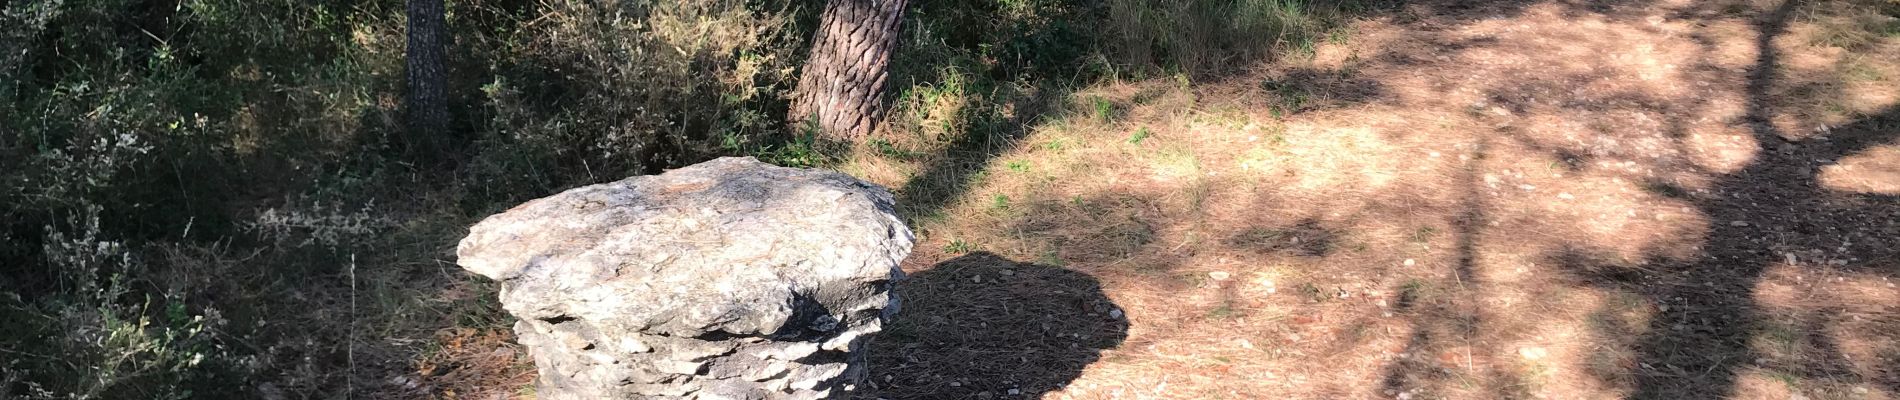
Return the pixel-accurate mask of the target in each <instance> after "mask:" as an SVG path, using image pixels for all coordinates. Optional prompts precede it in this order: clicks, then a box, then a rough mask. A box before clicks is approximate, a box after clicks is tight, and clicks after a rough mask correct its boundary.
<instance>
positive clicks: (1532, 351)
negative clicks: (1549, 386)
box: [1517, 346, 1550, 361]
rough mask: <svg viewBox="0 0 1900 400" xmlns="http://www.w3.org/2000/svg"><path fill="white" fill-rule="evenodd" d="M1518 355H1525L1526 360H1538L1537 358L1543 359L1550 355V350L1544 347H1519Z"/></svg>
mask: <svg viewBox="0 0 1900 400" xmlns="http://www.w3.org/2000/svg"><path fill="white" fill-rule="evenodd" d="M1517 355H1518V356H1521V357H1524V359H1526V360H1532V361H1536V360H1540V359H1543V358H1544V356H1548V355H1550V350H1547V349H1544V348H1542V347H1531V346H1526V347H1519V348H1518V349H1517Z"/></svg>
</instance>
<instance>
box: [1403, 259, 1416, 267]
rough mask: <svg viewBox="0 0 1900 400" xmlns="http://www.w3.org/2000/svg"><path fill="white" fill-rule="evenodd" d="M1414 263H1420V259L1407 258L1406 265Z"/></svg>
mask: <svg viewBox="0 0 1900 400" xmlns="http://www.w3.org/2000/svg"><path fill="white" fill-rule="evenodd" d="M1413 265H1418V260H1413V259H1410V258H1407V259H1405V266H1407V267H1410V266H1413Z"/></svg>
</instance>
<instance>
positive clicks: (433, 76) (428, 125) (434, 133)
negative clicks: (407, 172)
mask: <svg viewBox="0 0 1900 400" xmlns="http://www.w3.org/2000/svg"><path fill="white" fill-rule="evenodd" d="M442 1H443V0H408V4H407V8H408V13H409V32H408V35H409V47H408V48H407V49H405V50H404V51H405V53H404V63H405V65H404V66H405V69H404V72H405V74H404V75H405V79H406V80H407V84H408V93H407V98H406V99H404V102H405V103H407V104H406V105H405V107H406V112H407V113H408V115H406V116H405V119H406V122H407V123H408V128H409V136H410V137H409V140H408V142H409V144H410V146H409V147H410V149H409V150H410V151H412V152H417V153H419V154H420V155H424V156H433V155H434V153H436V152H438V151H441V150H443V149H442V147H443V146H442V143H444V142H445V141H446V140H447V138H446V137H445V135H446V134H447V131H448V124H449V105H448V101H447V100H448V99H447V98H445V96H444V94H443V93H444V88H443V87H444V86H447V85H448V83H447V81H448V73H447V71H446V69H445V68H444V67H443V66H442V57H443V51H444V50H443V47H445V46H444V44H445V42H447V28H446V25H447V23H446V22H445V21H444V16H443V10H442Z"/></svg>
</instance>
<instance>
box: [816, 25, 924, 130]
mask: <svg viewBox="0 0 1900 400" xmlns="http://www.w3.org/2000/svg"><path fill="white" fill-rule="evenodd" d="M904 3H905V0H830V1H828V2H826V4H825V11H824V14H822V15H821V16H820V17H819V23H818V33H817V34H816V35H814V36H813V38H812V42H811V43H812V45H811V58H810V59H809V60H807V61H806V62H805V69H804V71H803V72H802V73H801V75H800V76H799V79H798V89H797V90H796V91H794V92H793V94H792V108H791V115H790V116H789V119H790V120H791V121H792V122H793V123H794V125H793V127H794V128H795V129H804V128H805V127H806V126H808V125H812V124H815V125H816V126H817V128H818V130H819V135H821V137H825V138H828V139H833V140H840V141H854V140H857V139H862V138H864V137H866V136H870V135H871V133H872V131H873V130H875V129H876V127H877V122H878V121H879V120H881V119H883V118H884V105H883V104H882V97H883V96H882V94H883V91H884V81H885V80H886V79H887V78H889V75H890V73H889V67H890V61H891V53H892V52H893V51H894V50H895V49H896V48H897V33H898V27H899V25H901V23H902V22H903V20H904Z"/></svg>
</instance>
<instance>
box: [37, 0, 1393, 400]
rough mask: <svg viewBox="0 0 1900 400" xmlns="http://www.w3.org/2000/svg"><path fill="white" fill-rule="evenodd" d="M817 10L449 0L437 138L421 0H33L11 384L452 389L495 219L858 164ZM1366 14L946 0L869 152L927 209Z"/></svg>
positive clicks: (899, 72) (478, 302)
mask: <svg viewBox="0 0 1900 400" xmlns="http://www.w3.org/2000/svg"><path fill="white" fill-rule="evenodd" d="M1319 3H1323V4H1324V5H1322V4H1319ZM1340 3H1344V4H1346V5H1339V4H1340ZM820 5H821V3H819V2H813V1H790V0H753V1H736V0H708V1H693V2H644V1H611V0H610V1H559V0H557V1H539V2H528V1H517V0H500V1H473V2H460V1H455V2H449V10H448V21H449V26H450V28H451V30H452V31H453V32H452V34H451V36H452V37H453V42H452V44H451V45H450V51H449V53H448V54H450V57H449V60H448V64H449V65H448V67H449V68H448V71H449V85H450V86H449V94H450V96H449V98H450V105H451V113H452V115H453V118H452V120H453V121H454V125H453V126H452V127H451V129H449V130H448V131H449V132H451V136H450V137H446V138H430V139H431V140H430V141H432V142H442V143H446V146H444V147H433V146H429V147H425V146H417V145H415V144H414V143H417V142H418V141H417V140H415V138H406V137H403V135H404V133H403V130H402V129H401V126H402V124H401V117H402V115H401V104H400V102H401V100H400V99H401V98H402V82H403V80H402V77H403V69H402V68H403V59H402V57H403V45H404V37H403V34H404V31H403V26H404V23H405V21H403V19H402V15H403V13H402V10H403V4H402V3H401V2H400V1H394V0H372V1H330V0H320V1H289V0H264V1H240V0H176V1H145V0H63V1H62V0H41V1H24V2H20V1H15V2H8V3H6V5H5V9H4V10H3V11H4V12H3V13H0V321H4V323H0V338H4V339H0V397H14V396H20V397H27V398H154V399H157V398H281V396H284V395H286V394H292V393H295V394H306V395H307V396H299V397H325V396H328V397H350V396H351V395H353V394H354V395H361V396H369V397H377V398H383V397H402V396H424V397H426V396H433V395H436V394H438V393H439V392H440V391H444V390H451V389H454V388H450V387H447V386H452V384H449V383H442V384H435V383H428V382H417V381H415V380H409V379H406V378H401V379H392V377H401V376H406V375H405V374H407V373H409V372H410V371H413V370H415V369H417V368H422V366H419V365H418V364H419V363H422V362H421V361H418V360H442V359H444V358H445V357H443V356H441V354H442V353H443V352H446V351H453V350H454V349H456V348H457V347H456V346H453V345H450V344H447V343H445V342H444V341H443V340H442V339H441V338H442V337H443V334H442V332H444V329H449V328H474V329H488V330H505V329H506V327H507V325H508V322H506V321H505V318H502V317H501V314H500V312H499V310H498V309H497V307H496V305H495V304H493V302H492V300H491V299H490V298H491V297H492V290H493V289H492V287H487V286H484V285H485V284H484V283H481V282H478V281H476V280H475V279H472V278H469V277H467V276H466V275H464V274H461V273H460V272H459V270H457V269H456V268H454V267H453V265H452V263H453V255H452V249H453V246H454V243H455V241H456V240H458V239H460V237H461V235H462V234H463V233H464V231H463V228H464V227H465V226H467V225H468V224H469V223H471V222H473V221H474V220H475V219H477V218H480V217H482V216H485V215H488V214H490V213H493V212H495V211H498V210H501V209H503V208H506V207H509V206H512V205H513V204H516V203H518V202H520V201H523V200H526V199H531V198H535V197H540V196H544V195H547V194H550V193H553V192H555V191H558V190H561V189H564V188H567V187H572V186H575V185H580V184H585V183H593V182H602V181H610V180H617V179H620V178H623V177H626V176H628V175H632V174H640V173H652V172H657V171H659V170H661V169H663V168H669V167H676V166H681V165H685V164H689V163H692V162H696V161H700V160H704V159H707V158H710V157H715V156H721V155H754V156H759V157H761V158H765V159H768V160H770V161H773V162H777V163H780V164H785V165H795V166H838V165H840V164H841V163H842V162H843V160H844V159H846V158H849V157H851V156H850V155H849V150H851V148H849V147H850V146H840V144H835V143H821V142H819V141H816V140H814V139H812V135H810V134H809V133H808V132H804V130H803V129H795V128H788V127H785V126H784V125H783V123H782V122H781V121H783V120H784V113H785V111H784V110H785V107H786V105H785V98H784V94H785V92H786V91H787V90H788V89H789V88H790V87H791V85H792V84H793V83H794V82H791V80H792V79H793V78H794V77H795V76H796V75H795V74H796V72H797V68H798V66H799V63H800V62H801V61H802V60H801V57H802V54H803V49H802V47H803V45H804V42H805V40H807V38H808V37H809V36H810V33H811V32H809V28H810V27H811V25H812V23H811V22H812V20H813V19H815V14H816V11H817V9H818V8H819V6H820ZM1360 7H1362V6H1360V5H1358V4H1357V3H1356V2H1306V1H1300V0H1234V1H1209V2H1176V1H1160V0H1113V1H1108V2H1106V3H1101V2H1090V1H1076V0H920V1H917V2H915V3H914V4H913V6H912V9H911V10H910V13H909V15H908V17H907V20H906V22H905V24H906V25H905V31H904V34H903V39H902V43H901V45H900V46H901V50H900V54H899V55H898V56H897V59H896V60H895V61H894V66H895V67H894V71H893V84H892V85H891V87H892V88H894V90H891V93H889V98H890V100H891V101H892V102H893V104H894V105H895V106H894V111H893V113H892V116H891V117H890V119H889V121H888V126H887V128H886V131H887V135H886V137H885V138H880V139H876V140H872V141H867V142H865V143H859V144H856V146H857V149H859V150H861V151H870V152H873V153H875V154H877V155H878V156H880V157H887V158H891V159H899V160H908V161H910V163H909V164H906V165H911V166H913V167H912V169H911V170H908V171H905V173H906V175H905V176H908V177H911V178H914V179H912V180H910V183H908V184H906V185H905V187H904V188H903V192H904V193H905V197H906V199H907V203H906V207H907V211H908V212H909V213H910V214H911V217H913V218H918V219H927V218H930V215H929V214H931V213H932V212H933V211H934V208H936V206H939V205H941V204H942V203H941V201H944V200H942V199H947V198H951V197H954V196H955V195H956V194H958V193H956V191H957V190H958V188H959V187H962V186H964V184H966V183H967V182H969V181H970V180H971V179H975V178H980V176H973V175H974V174H981V172H979V171H980V170H981V168H971V166H972V165H981V164H983V163H987V162H988V160H987V159H985V158H983V157H980V156H981V155H985V154H994V153H995V150H997V149H998V148H1001V147H1002V146H1007V145H1013V144H1014V141H1016V140H1018V139H1020V138H1021V137H1022V135H1023V133H1024V132H1025V129H1026V128H1025V127H1026V126H1029V125H1031V124H1033V123H1035V122H1037V121H1042V120H1046V119H1048V117H1047V116H1050V115H1057V114H1059V113H1065V112H1069V111H1068V110H1069V109H1072V108H1073V109H1077V110H1082V109H1085V108H1086V107H1087V106H1076V105H1072V104H1071V103H1073V102H1072V101H1071V100H1070V99H1069V98H1068V97H1069V96H1068V94H1069V93H1070V92H1072V91H1074V90H1076V89H1077V88H1079V87H1082V86H1085V85H1088V84H1091V83H1095V82H1100V81H1104V80H1115V79H1126V78H1139V77H1178V79H1181V80H1196V79H1213V78H1218V77H1221V76H1224V75H1225V74H1227V73H1230V72H1233V71H1235V70H1236V69H1237V68H1241V67H1242V65H1243V63H1241V61H1246V60H1255V59H1258V58H1261V57H1269V56H1272V55H1273V54H1280V53H1298V52H1301V51H1310V47H1311V43H1312V42H1313V41H1315V40H1323V39H1324V38H1325V37H1326V35H1327V34H1328V32H1330V31H1331V30H1333V29H1335V28H1336V21H1338V19H1339V18H1340V17H1341V16H1343V15H1346V14H1347V13H1350V12H1354V11H1357V10H1359V9H1360ZM1104 28H1105V29H1104ZM1303 49H1304V50H1303ZM1077 104H1082V103H1077ZM1113 108H1114V107H1113V106H1104V107H1103V108H1102V109H1101V110H1097V111H1094V112H1095V113H1096V114H1100V117H1101V118H1104V119H1108V118H1115V115H1113V114H1115V112H1116V110H1114V109H1113ZM1142 132H1147V131H1146V130H1143V131H1142ZM1136 135H1137V136H1142V137H1146V135H1145V134H1140V133H1137V134H1136ZM1140 141H1141V139H1139V138H1134V139H1131V140H1130V142H1131V143H1135V144H1139V143H1140ZM1076 145H1080V144H1076ZM1046 146H1062V144H1060V143H1050V144H1046ZM1035 167H1036V166H1032V165H1028V164H1024V165H1022V166H1020V167H1018V166H1012V167H1011V168H1012V169H1017V170H1019V171H1027V170H1029V169H1030V168H1035ZM997 203H998V204H999V205H998V207H999V208H1002V209H1004V210H1000V211H999V212H1010V211H1008V210H1007V209H1011V208H1013V207H1016V206H1015V205H1014V204H1012V203H1009V201H1008V200H1007V199H1000V200H998V201H997ZM956 243H957V246H959V247H963V248H967V247H970V246H972V245H966V244H963V242H960V241H959V242H956ZM963 251H967V249H966V250H963ZM450 358H452V357H450ZM429 362H430V363H434V362H437V361H429ZM461 367H463V368H473V366H466V365H464V366H461ZM429 368H434V367H433V366H429ZM510 390H512V389H510ZM463 394H468V393H463Z"/></svg>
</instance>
